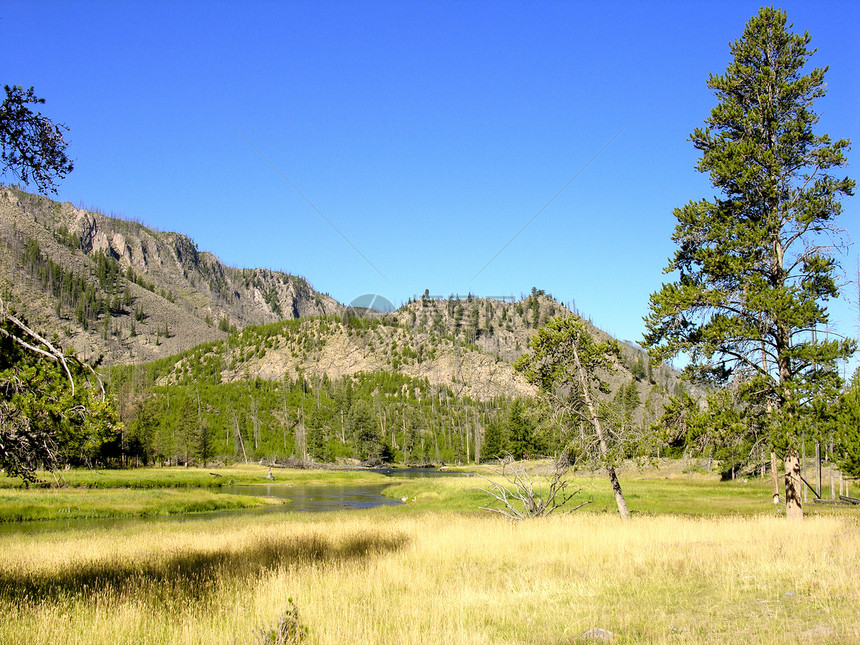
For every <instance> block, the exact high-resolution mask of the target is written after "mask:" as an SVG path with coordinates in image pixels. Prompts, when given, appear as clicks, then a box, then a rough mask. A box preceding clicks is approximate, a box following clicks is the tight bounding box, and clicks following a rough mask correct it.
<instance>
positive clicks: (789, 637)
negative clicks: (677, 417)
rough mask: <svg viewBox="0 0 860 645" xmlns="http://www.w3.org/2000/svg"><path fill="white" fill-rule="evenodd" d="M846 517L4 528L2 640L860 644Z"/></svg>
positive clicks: (853, 530) (858, 542)
mask: <svg viewBox="0 0 860 645" xmlns="http://www.w3.org/2000/svg"><path fill="white" fill-rule="evenodd" d="M858 571H860V522H858V520H857V519H856V514H838V515H821V516H815V517H810V518H807V519H806V520H804V521H802V522H798V523H792V522H788V521H787V520H785V519H782V518H778V517H771V516H753V517H685V516H678V515H651V516H644V515H643V516H638V517H634V518H632V520H631V521H628V522H626V523H625V522H622V521H621V520H619V519H618V518H617V517H616V516H614V515H613V514H611V513H583V512H577V513H575V514H571V515H567V516H559V517H552V518H549V519H545V520H539V521H529V522H522V523H519V524H513V523H510V522H509V521H507V520H505V519H504V518H501V517H498V516H495V515H490V514H487V513H462V512H460V513H453V512H420V511H415V512H411V513H403V512H398V510H397V509H395V510H392V509H377V510H375V511H366V512H348V513H333V514H317V515H311V514H304V515H300V514H290V513H283V514H272V515H268V516H263V517H260V516H253V517H250V516H249V517H230V518H218V519H191V520H188V521H182V522H177V521H170V520H152V521H149V522H146V523H141V524H131V525H123V526H121V527H115V528H110V527H105V528H89V529H83V530H77V531H55V532H44V533H30V534H21V533H12V532H9V533H0V615H2V616H3V620H2V621H0V642H2V643H10V644H12V643H21V644H26V645H37V644H40V643H44V644H49V643H50V644H51V645H54V644H58V643H111V644H116V643H255V642H262V641H261V640H259V632H260V630H261V629H272V628H274V627H275V626H276V624H277V623H278V621H279V618H280V617H281V616H283V614H284V610H285V608H286V606H287V599H288V598H292V599H293V600H294V601H295V604H296V606H297V607H298V611H299V622H300V623H301V625H303V626H304V627H305V628H306V629H307V637H306V642H309V643H428V644H430V643H432V644H434V645H436V644H439V643H534V644H537V643H541V644H547V643H549V644H552V643H576V642H581V641H584V639H583V636H582V635H583V634H584V633H586V632H587V630H589V629H591V628H599V629H604V630H609V631H611V632H612V633H613V634H614V638H613V639H612V641H611V642H613V643H713V642H743V643H797V642H815V643H847V642H860V617H858V613H857V608H858V607H860V576H858V574H857V572H858Z"/></svg>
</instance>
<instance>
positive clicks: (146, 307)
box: [0, 186, 342, 364]
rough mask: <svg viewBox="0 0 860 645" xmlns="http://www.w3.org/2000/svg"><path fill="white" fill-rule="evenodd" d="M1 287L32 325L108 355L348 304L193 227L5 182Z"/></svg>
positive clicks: (180, 346)
mask: <svg viewBox="0 0 860 645" xmlns="http://www.w3.org/2000/svg"><path fill="white" fill-rule="evenodd" d="M0 286H2V290H3V297H4V300H5V301H6V302H7V303H9V304H11V306H12V307H13V308H14V309H15V310H17V311H18V312H20V313H22V314H23V315H25V316H26V317H27V318H28V319H29V320H30V321H31V322H32V323H33V325H35V326H36V327H38V328H39V329H42V330H44V331H46V332H47V333H48V334H54V333H55V334H57V335H58V337H59V338H60V341H61V343H62V344H63V345H72V346H73V347H74V348H75V349H76V351H78V352H79V353H80V354H81V355H83V356H84V357H86V358H89V359H97V358H98V357H99V356H103V357H104V361H105V362H106V363H108V364H116V363H126V362H138V361H147V360H153V359H157V358H159V357H163V356H169V355H171V354H175V353H177V352H181V351H183V350H185V349H188V348H190V347H193V346H195V345H197V344H199V343H202V342H209V341H214V340H219V339H223V338H226V337H227V334H228V333H229V332H230V331H234V330H236V329H241V328H243V327H245V326H247V325H259V324H265V323H270V322H274V321H277V320H284V319H290V318H298V317H302V316H309V315H324V314H336V313H338V312H339V311H341V310H342V307H341V306H340V305H339V304H338V303H337V302H336V301H335V300H334V299H332V298H331V297H329V296H327V295H325V294H322V293H319V292H316V291H315V290H314V289H313V288H312V287H311V286H310V285H309V284H308V282H307V281H306V280H304V279H303V278H300V277H296V276H293V275H289V274H286V273H281V272H278V271H271V270H268V269H236V268H232V267H228V266H225V265H224V264H223V263H222V262H220V261H219V260H218V258H216V257H215V256H214V255H212V254H211V253H208V252H203V251H200V250H198V248H197V246H196V244H195V243H194V241H193V240H191V239H190V238H188V237H186V236H185V235H182V234H179V233H173V232H161V231H156V230H153V229H150V228H147V227H145V226H143V225H142V224H139V223H137V222H132V221H128V220H124V219H119V218H115V217H109V216H107V215H105V214H103V213H100V212H96V211H91V210H85V209H79V208H76V207H74V206H73V205H72V204H69V203H64V204H61V203H59V202H56V201H52V200H50V199H48V198H46V197H42V196H38V195H33V194H30V193H26V192H24V191H21V190H18V189H16V188H12V187H4V186H0Z"/></svg>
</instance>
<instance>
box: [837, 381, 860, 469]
mask: <svg viewBox="0 0 860 645" xmlns="http://www.w3.org/2000/svg"><path fill="white" fill-rule="evenodd" d="M834 457H835V458H836V462H837V463H838V464H839V467H840V468H841V469H842V470H843V471H844V472H845V473H847V474H848V475H850V476H851V477H855V478H860V370H858V371H857V372H855V373H854V379H853V382H852V383H851V387H849V388H848V389H847V390H846V391H845V392H843V393H842V396H841V397H840V400H839V408H838V412H837V415H836V450H835V455H834Z"/></svg>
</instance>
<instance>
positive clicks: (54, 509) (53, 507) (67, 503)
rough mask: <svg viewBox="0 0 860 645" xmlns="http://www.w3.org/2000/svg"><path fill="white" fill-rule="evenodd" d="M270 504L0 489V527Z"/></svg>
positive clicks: (184, 495) (182, 493) (206, 495)
mask: <svg viewBox="0 0 860 645" xmlns="http://www.w3.org/2000/svg"><path fill="white" fill-rule="evenodd" d="M273 501H274V500H268V499H262V498H259V497H251V496H249V495H225V494H221V493H218V492H213V491H211V490H206V489H198V488H188V489H184V488H180V489H175V488H155V489H145V490H142V489H134V488H132V489H128V488H107V489H99V490H87V489H81V488H59V489H55V488H50V489H30V490H21V489H2V488H0V523H4V522H23V521H30V520H66V519H80V518H106V517H128V516H139V517H151V516H154V515H173V514H178V513H202V512H207V511H228V510H237V509H242V508H252V507H257V506H262V505H266V504H268V503H271V502H273Z"/></svg>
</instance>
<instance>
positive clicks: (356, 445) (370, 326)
mask: <svg viewBox="0 0 860 645" xmlns="http://www.w3.org/2000/svg"><path fill="white" fill-rule="evenodd" d="M558 315H572V313H571V312H569V311H567V310H566V309H565V308H564V307H563V306H562V305H560V304H559V303H558V302H556V301H555V300H553V299H552V298H550V297H548V296H546V295H543V294H542V293H541V292H538V291H536V290H535V291H534V292H533V294H532V295H531V296H528V297H527V298H525V299H523V300H521V301H519V302H513V303H510V302H501V301H497V300H486V299H466V300H457V299H449V300H430V299H429V298H425V299H422V300H419V301H417V302H410V303H408V304H406V305H404V306H403V307H401V308H400V309H399V310H397V311H396V312H392V313H387V314H374V313H372V312H365V315H362V316H356V315H350V312H347V313H345V314H342V315H339V316H332V315H329V316H319V317H311V318H303V319H299V320H290V321H283V322H278V323H272V324H268V325H261V326H249V327H246V328H245V329H243V330H241V331H238V332H236V333H234V334H231V335H230V336H229V337H227V338H225V339H223V340H219V341H216V342H211V343H204V344H201V345H198V346H196V347H194V348H192V349H190V350H187V351H185V352H182V353H181V354H178V355H175V356H170V357H167V358H164V359H161V360H158V361H155V362H152V363H147V364H144V365H137V366H127V367H124V368H118V369H116V370H113V376H112V378H113V387H114V390H115V391H116V392H118V393H119V398H120V408H121V412H122V413H123V416H124V419H125V420H126V422H127V424H128V426H129V428H130V434H129V438H130V439H131V440H132V442H136V443H137V444H138V445H140V446H146V449H145V450H144V451H143V453H142V454H144V455H149V456H150V457H148V458H152V457H155V456H158V455H160V456H161V457H160V458H161V459H167V460H176V461H179V462H182V461H186V460H189V459H191V460H192V461H193V460H195V459H198V460H199V459H203V460H204V461H205V459H206V455H221V456H227V457H229V458H239V459H259V458H266V457H268V458H271V457H278V458H283V457H300V458H308V457H310V458H314V459H321V460H334V459H340V458H359V459H362V460H365V459H371V461H373V460H374V459H376V460H378V459H389V458H391V459H395V460H398V461H405V462H407V463H428V462H431V461H432V462H434V463H440V462H451V461H455V462H461V461H464V460H465V461H470V460H473V459H479V458H481V456H485V455H486V454H487V453H486V452H485V446H486V449H487V450H490V448H489V445H490V444H493V445H496V446H498V445H504V444H499V441H503V442H511V441H514V440H513V439H512V438H511V437H512V436H513V435H512V434H511V433H512V432H513V430H511V428H512V427H513V425H512V424H520V425H521V426H522V427H528V428H529V430H528V432H527V433H526V435H527V437H528V438H527V439H524V440H523V441H524V443H522V442H521V443H520V444H511V443H508V444H507V445H509V446H511V450H513V451H515V452H516V454H520V455H525V454H533V453H532V451H538V452H539V453H543V452H545V451H550V452H551V451H554V450H558V449H560V448H561V447H562V446H563V445H564V443H565V442H566V441H567V439H566V438H565V437H567V436H568V434H567V433H569V432H571V431H574V429H572V428H566V429H563V430H561V431H560V432H559V430H558V429H557V426H555V424H554V423H553V422H552V421H551V420H550V419H548V418H546V417H543V416H542V413H541V412H540V409H539V407H538V406H534V405H531V404H530V403H528V401H529V400H530V399H531V398H532V397H533V395H534V394H535V392H534V389H533V388H532V386H530V385H529V384H527V383H526V382H525V381H524V380H523V378H522V377H521V376H520V375H519V374H517V373H516V372H515V371H514V369H513V366H512V364H511V362H512V360H513V359H515V358H516V357H518V356H520V355H521V354H522V353H523V352H524V351H525V350H526V347H527V345H528V340H529V338H530V337H531V335H532V334H533V333H534V332H535V329H536V326H537V325H538V324H544V323H545V322H546V321H547V320H549V319H550V318H551V317H553V316H558ZM592 331H593V332H594V333H595V334H597V335H600V336H604V337H605V334H603V333H602V332H600V331H599V330H597V329H592ZM622 354H623V359H622V365H620V366H619V369H618V370H617V372H616V373H615V374H614V375H613V376H612V377H611V383H612V387H611V392H610V393H609V394H608V395H607V397H606V398H607V403H609V404H610V405H611V406H612V409H613V410H614V411H615V412H613V414H614V415H616V419H617V421H618V422H619V423H622V424H624V425H626V426H627V427H630V426H635V427H637V428H645V427H647V426H648V425H649V424H651V423H652V422H653V421H655V420H656V418H657V416H658V415H659V414H660V413H661V412H662V407H663V404H664V402H665V401H666V398H667V397H668V395H669V394H670V393H672V392H674V391H675V389H676V388H677V387H679V385H678V380H677V374H676V373H675V372H673V371H672V370H671V369H669V368H666V367H660V368H654V369H651V367H650V366H649V364H648V362H647V359H646V357H645V356H644V353H643V352H642V351H641V350H639V349H637V348H635V347H633V346H629V345H623V346H622ZM520 418H522V419H523V420H522V421H515V419H520ZM554 428H556V429H554ZM491 436H496V437H503V439H495V440H494V439H492V438H491ZM514 445H519V448H518V449H516V448H514V447H513V446H514ZM384 455H390V457H385V456H384Z"/></svg>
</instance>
